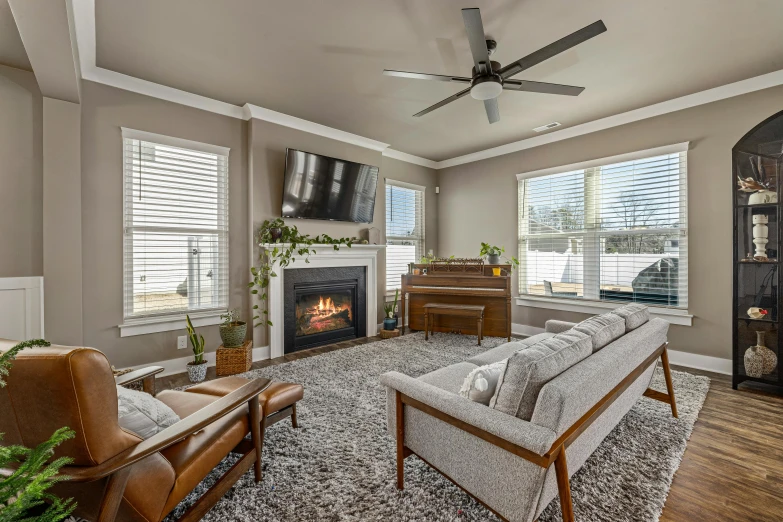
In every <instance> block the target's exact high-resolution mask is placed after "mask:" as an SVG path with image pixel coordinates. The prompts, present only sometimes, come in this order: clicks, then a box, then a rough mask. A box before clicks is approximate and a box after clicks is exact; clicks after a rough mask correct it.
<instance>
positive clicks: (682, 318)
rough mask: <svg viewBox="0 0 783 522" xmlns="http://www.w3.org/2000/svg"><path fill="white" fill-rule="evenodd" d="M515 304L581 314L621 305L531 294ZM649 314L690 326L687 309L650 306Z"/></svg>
mask: <svg viewBox="0 0 783 522" xmlns="http://www.w3.org/2000/svg"><path fill="white" fill-rule="evenodd" d="M516 301H517V306H529V307H532V308H546V309H548V310H562V311H564V312H578V313H582V314H603V313H606V312H608V311H610V310H614V309H615V308H619V307H621V306H623V304H622V303H609V302H601V301H581V300H577V299H563V298H558V297H555V298H552V297H538V296H532V295H525V296H519V297H517V298H516ZM649 308H650V315H651V316H652V317H659V318H661V319H663V320H665V321H669V322H670V323H671V324H677V325H680V326H692V325H693V315H691V314H690V313H689V312H688V311H687V310H678V309H675V308H659V307H656V306H650V307H649Z"/></svg>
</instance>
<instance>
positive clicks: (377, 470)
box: [169, 333, 709, 522]
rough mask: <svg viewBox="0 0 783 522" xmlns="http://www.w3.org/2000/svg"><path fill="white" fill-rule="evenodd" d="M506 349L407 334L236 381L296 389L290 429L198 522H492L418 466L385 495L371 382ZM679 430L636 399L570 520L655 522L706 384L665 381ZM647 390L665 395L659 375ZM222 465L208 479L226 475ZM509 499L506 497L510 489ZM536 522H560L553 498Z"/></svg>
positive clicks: (654, 406)
mask: <svg viewBox="0 0 783 522" xmlns="http://www.w3.org/2000/svg"><path fill="white" fill-rule="evenodd" d="M504 342H505V339H499V338H485V339H484V342H483V343H482V344H483V346H481V347H478V346H476V345H475V343H476V338H475V337H468V336H459V335H454V334H438V335H435V336H434V338H433V339H432V340H431V341H429V342H425V341H424V336H423V334H421V333H414V334H409V335H405V336H403V337H399V338H396V339H390V340H386V341H379V342H374V343H370V344H366V345H361V346H357V347H353V348H346V349H342V350H338V351H334V352H329V353H326V354H323V355H318V356H314V357H309V358H305V359H300V360H296V361H293V362H289V363H285V364H280V365H277V366H270V367H267V368H263V369H260V370H254V371H251V372H248V373H247V374H244V375H245V376H246V377H266V378H272V379H277V380H282V381H290V382H297V383H301V384H302V385H304V387H305V397H304V399H303V400H302V401H301V402H300V404H299V406H298V418H299V423H300V428H299V429H297V430H295V429H292V428H291V426H290V422H287V421H283V422H281V423H278V424H276V425H274V426H272V427H271V428H269V429H268V430H267V432H266V439H265V442H264V454H263V473H264V474H263V481H262V482H261V483H260V484H256V483H254V481H253V473H252V471H251V472H249V473H247V474H246V475H245V476H244V477H242V479H240V480H239V481H238V482H237V484H236V485H235V487H234V488H232V489H231V491H230V492H229V493H228V494H226V496H225V497H224V498H223V499H222V500H221V501H220V502H219V503H218V504H217V505H216V506H215V507H214V508H213V509H212V510H211V511H210V512H209V513H208V514H207V516H206V517H205V518H204V520H206V521H228V520H236V521H297V520H326V521H338V520H339V521H367V520H373V521H376V520H377V521H381V520H382V521H444V522H446V521H455V520H466V521H467V520H471V521H472V520H497V518H496V517H495V516H494V515H492V514H491V513H490V512H489V511H487V510H486V509H485V508H484V507H483V506H481V505H480V504H478V503H477V502H475V501H474V500H472V499H471V498H470V497H469V496H468V495H467V494H465V493H464V492H463V491H462V490H460V489H459V488H457V487H456V486H454V485H453V484H452V483H451V482H449V481H448V480H447V479H445V478H444V477H442V476H441V475H440V474H439V473H438V472H436V471H434V470H432V469H431V468H430V467H429V466H427V465H426V464H425V463H424V462H422V461H421V460H419V459H418V458H417V457H415V456H413V457H409V458H408V459H407V460H406V462H405V479H406V483H405V490H404V491H403V492H398V491H397V489H396V488H395V477H396V471H395V470H396V468H395V443H394V440H393V438H392V437H391V436H390V435H389V434H388V433H387V432H386V392H385V389H384V388H383V387H382V386H381V385H380V383H379V376H380V375H381V374H382V373H384V372H387V371H390V370H396V371H399V372H402V373H406V374H408V375H412V376H419V375H422V374H424V373H427V372H430V371H432V370H435V369H438V368H440V367H442V366H444V365H447V364H451V363H455V362H459V361H462V360H465V359H467V358H469V357H471V356H473V355H475V354H477V353H481V352H483V351H486V350H488V349H489V348H492V347H494V346H498V345H500V344H503V343H504ZM673 375H674V386H675V394H676V397H677V406H678V409H679V413H680V418H679V419H674V418H673V417H672V416H671V410H670V409H669V406H668V405H666V404H663V403H660V402H658V401H654V400H652V399H647V398H642V399H640V400H639V402H638V403H637V404H636V405H635V406H634V408H633V409H632V410H631V411H630V412H629V413H628V414H627V415H626V416H625V418H624V419H623V420H622V421H621V422H620V423H619V425H618V426H617V427H616V428H615V429H614V430H613V431H612V432H611V433H610V434H609V436H608V437H607V438H606V439H605V440H604V441H603V443H602V444H601V446H600V447H599V448H598V449H597V450H596V452H595V453H594V454H593V455H592V456H591V457H590V459H589V460H588V461H587V462H586V464H585V465H584V466H583V467H582V469H580V470H579V471H578V472H577V473H576V474H575V475H574V477H573V478H572V486H571V487H572V495H573V500H574V508H575V512H576V513H575V514H576V519H577V520H579V521H582V522H586V521H613V522H614V521H629V522H630V521H633V522H642V521H657V520H658V518H659V516H660V514H661V511H662V509H663V505H664V502H665V500H666V496H667V494H668V491H669V487H670V485H671V482H672V478H673V476H674V473H675V472H676V470H677V468H678V467H679V465H680V461H681V459H682V455H683V453H684V452H685V446H686V444H687V441H688V439H689V437H690V434H691V431H692V429H693V424H694V423H695V422H696V418H697V416H698V413H699V410H700V409H701V407H702V404H703V403H704V399H705V397H706V395H707V390H708V389H709V379H708V378H706V377H701V376H695V375H691V374H689V373H684V372H673ZM653 387H654V388H656V389H659V390H662V391H665V385H664V381H663V375H662V372H661V370H660V368H659V369H658V370H657V371H656V374H655V377H654V381H653ZM234 459H235V457H229V458H227V459H226V460H225V461H224V462H223V463H222V464H221V466H220V469H218V470H216V471H217V472H220V473H222V472H223V471H224V470H225V469H226V468H227V467H228V466H230V465H231V464H233V462H234V461H235V460H234ZM215 476H216V474H215V473H213V474H212V475H210V476H209V477H207V478H206V479H205V480H204V482H202V484H201V486H200V487H199V488H198V489H197V490H196V491H194V492H193V493H192V494H191V495H190V496H189V497H188V498H187V499H185V500H184V501H183V502H182V504H180V506H178V508H177V509H176V510H175V511H174V512H173V513H172V514H171V516H170V517H169V520H173V519H174V517H177V516H179V515H181V514H182V512H183V511H184V510H185V509H186V508H187V507H188V506H189V505H190V504H191V503H192V502H193V501H194V500H195V499H196V498H197V497H198V496H200V495H201V494H203V493H204V491H206V489H207V488H208V487H209V486H210V485H211V484H212V483H213V481H214V480H215ZM510 486H512V487H513V485H510ZM539 520H540V522H550V521H551V522H555V521H560V520H562V519H561V517H560V506H559V500H558V498H555V499H554V501H552V503H551V504H550V505H549V506H548V507H547V509H546V510H545V511H544V513H543V514H542V515H541V517H540V519H539Z"/></svg>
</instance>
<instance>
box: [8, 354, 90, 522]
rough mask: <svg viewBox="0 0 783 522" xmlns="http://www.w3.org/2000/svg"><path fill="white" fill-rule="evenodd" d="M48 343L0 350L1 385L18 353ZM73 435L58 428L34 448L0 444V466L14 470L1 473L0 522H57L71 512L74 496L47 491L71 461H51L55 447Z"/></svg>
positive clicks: (60, 479)
mask: <svg viewBox="0 0 783 522" xmlns="http://www.w3.org/2000/svg"><path fill="white" fill-rule="evenodd" d="M49 345H50V343H49V342H48V341H44V340H43V339H33V340H31V341H24V342H22V343H19V344H17V345H16V346H14V347H13V348H11V349H10V350H8V351H6V352H2V353H0V388H2V387H4V386H5V385H6V382H5V379H6V377H8V372H9V370H10V369H11V361H13V360H14V358H16V355H17V354H18V353H19V352H21V351H22V350H24V349H25V348H30V347H34V346H49ZM74 435H75V434H74V432H73V430H71V429H69V428H60V429H59V430H57V431H55V432H54V434H53V435H52V436H51V437H50V438H49V440H47V441H45V442H43V443H41V444H39V445H38V446H36V447H35V448H25V447H24V446H17V445H13V446H0V468H5V469H12V470H14V471H13V472H12V473H9V474H7V475H5V474H0V522H23V521H28V520H35V521H37V522H57V521H59V520H63V519H64V518H66V517H67V516H68V515H70V514H71V512H73V510H74V508H75V507H76V504H75V503H74V502H73V499H68V500H63V499H61V498H59V497H57V496H55V495H52V494H51V493H49V492H48V489H49V488H51V487H52V486H53V485H54V484H56V483H57V482H60V481H62V480H65V477H63V476H61V475H59V471H60V468H62V467H63V466H66V465H68V464H70V463H71V462H72V459H69V458H66V457H60V458H58V459H55V460H53V461H51V462H50V460H51V458H52V456H53V455H54V450H55V448H56V447H57V446H59V445H60V444H61V443H62V442H64V441H66V440H68V439H72V438H73V437H74ZM0 438H2V434H1V433H0Z"/></svg>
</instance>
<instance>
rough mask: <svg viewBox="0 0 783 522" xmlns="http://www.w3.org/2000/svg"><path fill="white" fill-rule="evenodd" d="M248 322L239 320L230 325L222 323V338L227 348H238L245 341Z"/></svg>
mask: <svg viewBox="0 0 783 522" xmlns="http://www.w3.org/2000/svg"><path fill="white" fill-rule="evenodd" d="M246 333H247V323H245V322H242V321H238V322H236V323H231V324H230V325H224V324H221V325H220V340H221V341H223V346H225V347H226V348H236V347H238V346H242V345H243V344H244V342H245V334H246Z"/></svg>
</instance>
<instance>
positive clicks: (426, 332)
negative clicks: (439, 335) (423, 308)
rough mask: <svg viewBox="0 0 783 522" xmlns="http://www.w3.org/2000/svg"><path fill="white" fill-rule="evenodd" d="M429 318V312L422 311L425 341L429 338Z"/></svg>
mask: <svg viewBox="0 0 783 522" xmlns="http://www.w3.org/2000/svg"><path fill="white" fill-rule="evenodd" d="M429 320H430V314H428V313H427V312H424V340H425V341H428V340H429V338H430V327H429Z"/></svg>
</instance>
